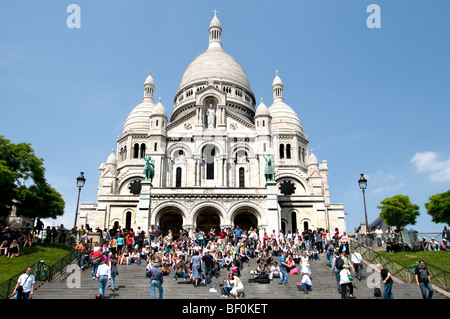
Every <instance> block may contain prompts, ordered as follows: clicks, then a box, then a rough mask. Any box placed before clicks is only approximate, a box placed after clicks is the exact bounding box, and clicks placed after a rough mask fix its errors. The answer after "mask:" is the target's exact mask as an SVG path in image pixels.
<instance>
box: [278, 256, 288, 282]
mask: <svg viewBox="0 0 450 319" xmlns="http://www.w3.org/2000/svg"><path fill="white" fill-rule="evenodd" d="M287 267H288V265H287V259H286V252H284V251H283V252H282V253H281V257H280V270H281V277H280V282H279V284H280V285H281V284H285V285H287V284H288V272H287Z"/></svg>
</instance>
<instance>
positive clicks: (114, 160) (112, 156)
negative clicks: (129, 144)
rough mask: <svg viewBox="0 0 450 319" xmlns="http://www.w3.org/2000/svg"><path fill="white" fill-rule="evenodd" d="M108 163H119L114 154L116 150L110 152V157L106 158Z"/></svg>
mask: <svg viewBox="0 0 450 319" xmlns="http://www.w3.org/2000/svg"><path fill="white" fill-rule="evenodd" d="M106 164H111V165H114V166H116V165H117V158H116V156H115V155H114V150H112V152H111V154H109V156H108V159H107V160H106Z"/></svg>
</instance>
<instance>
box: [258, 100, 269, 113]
mask: <svg viewBox="0 0 450 319" xmlns="http://www.w3.org/2000/svg"><path fill="white" fill-rule="evenodd" d="M256 116H270V113H269V109H268V108H267V106H266V105H265V104H264V102H263V99H261V104H259V106H258V107H257V108H256V113H255V117H256Z"/></svg>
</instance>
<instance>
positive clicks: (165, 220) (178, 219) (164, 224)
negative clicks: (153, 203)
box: [159, 207, 183, 238]
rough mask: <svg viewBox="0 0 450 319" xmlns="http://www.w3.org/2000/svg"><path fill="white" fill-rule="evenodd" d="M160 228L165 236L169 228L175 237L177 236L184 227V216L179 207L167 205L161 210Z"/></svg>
mask: <svg viewBox="0 0 450 319" xmlns="http://www.w3.org/2000/svg"><path fill="white" fill-rule="evenodd" d="M159 228H160V229H161V231H162V234H163V236H166V235H167V234H168V232H169V230H171V231H172V235H173V237H175V238H177V237H178V236H179V234H180V230H181V229H182V228H183V216H182V213H181V212H180V210H179V209H178V208H175V207H167V208H165V209H164V210H162V211H161V212H160V218H159Z"/></svg>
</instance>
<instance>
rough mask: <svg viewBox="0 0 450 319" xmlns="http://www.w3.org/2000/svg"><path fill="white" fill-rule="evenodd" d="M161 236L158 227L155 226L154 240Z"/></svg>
mask: <svg viewBox="0 0 450 319" xmlns="http://www.w3.org/2000/svg"><path fill="white" fill-rule="evenodd" d="M161 235H162V232H161V229H159V226H156V230H155V238H156V239H158V238H159V236H161Z"/></svg>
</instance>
